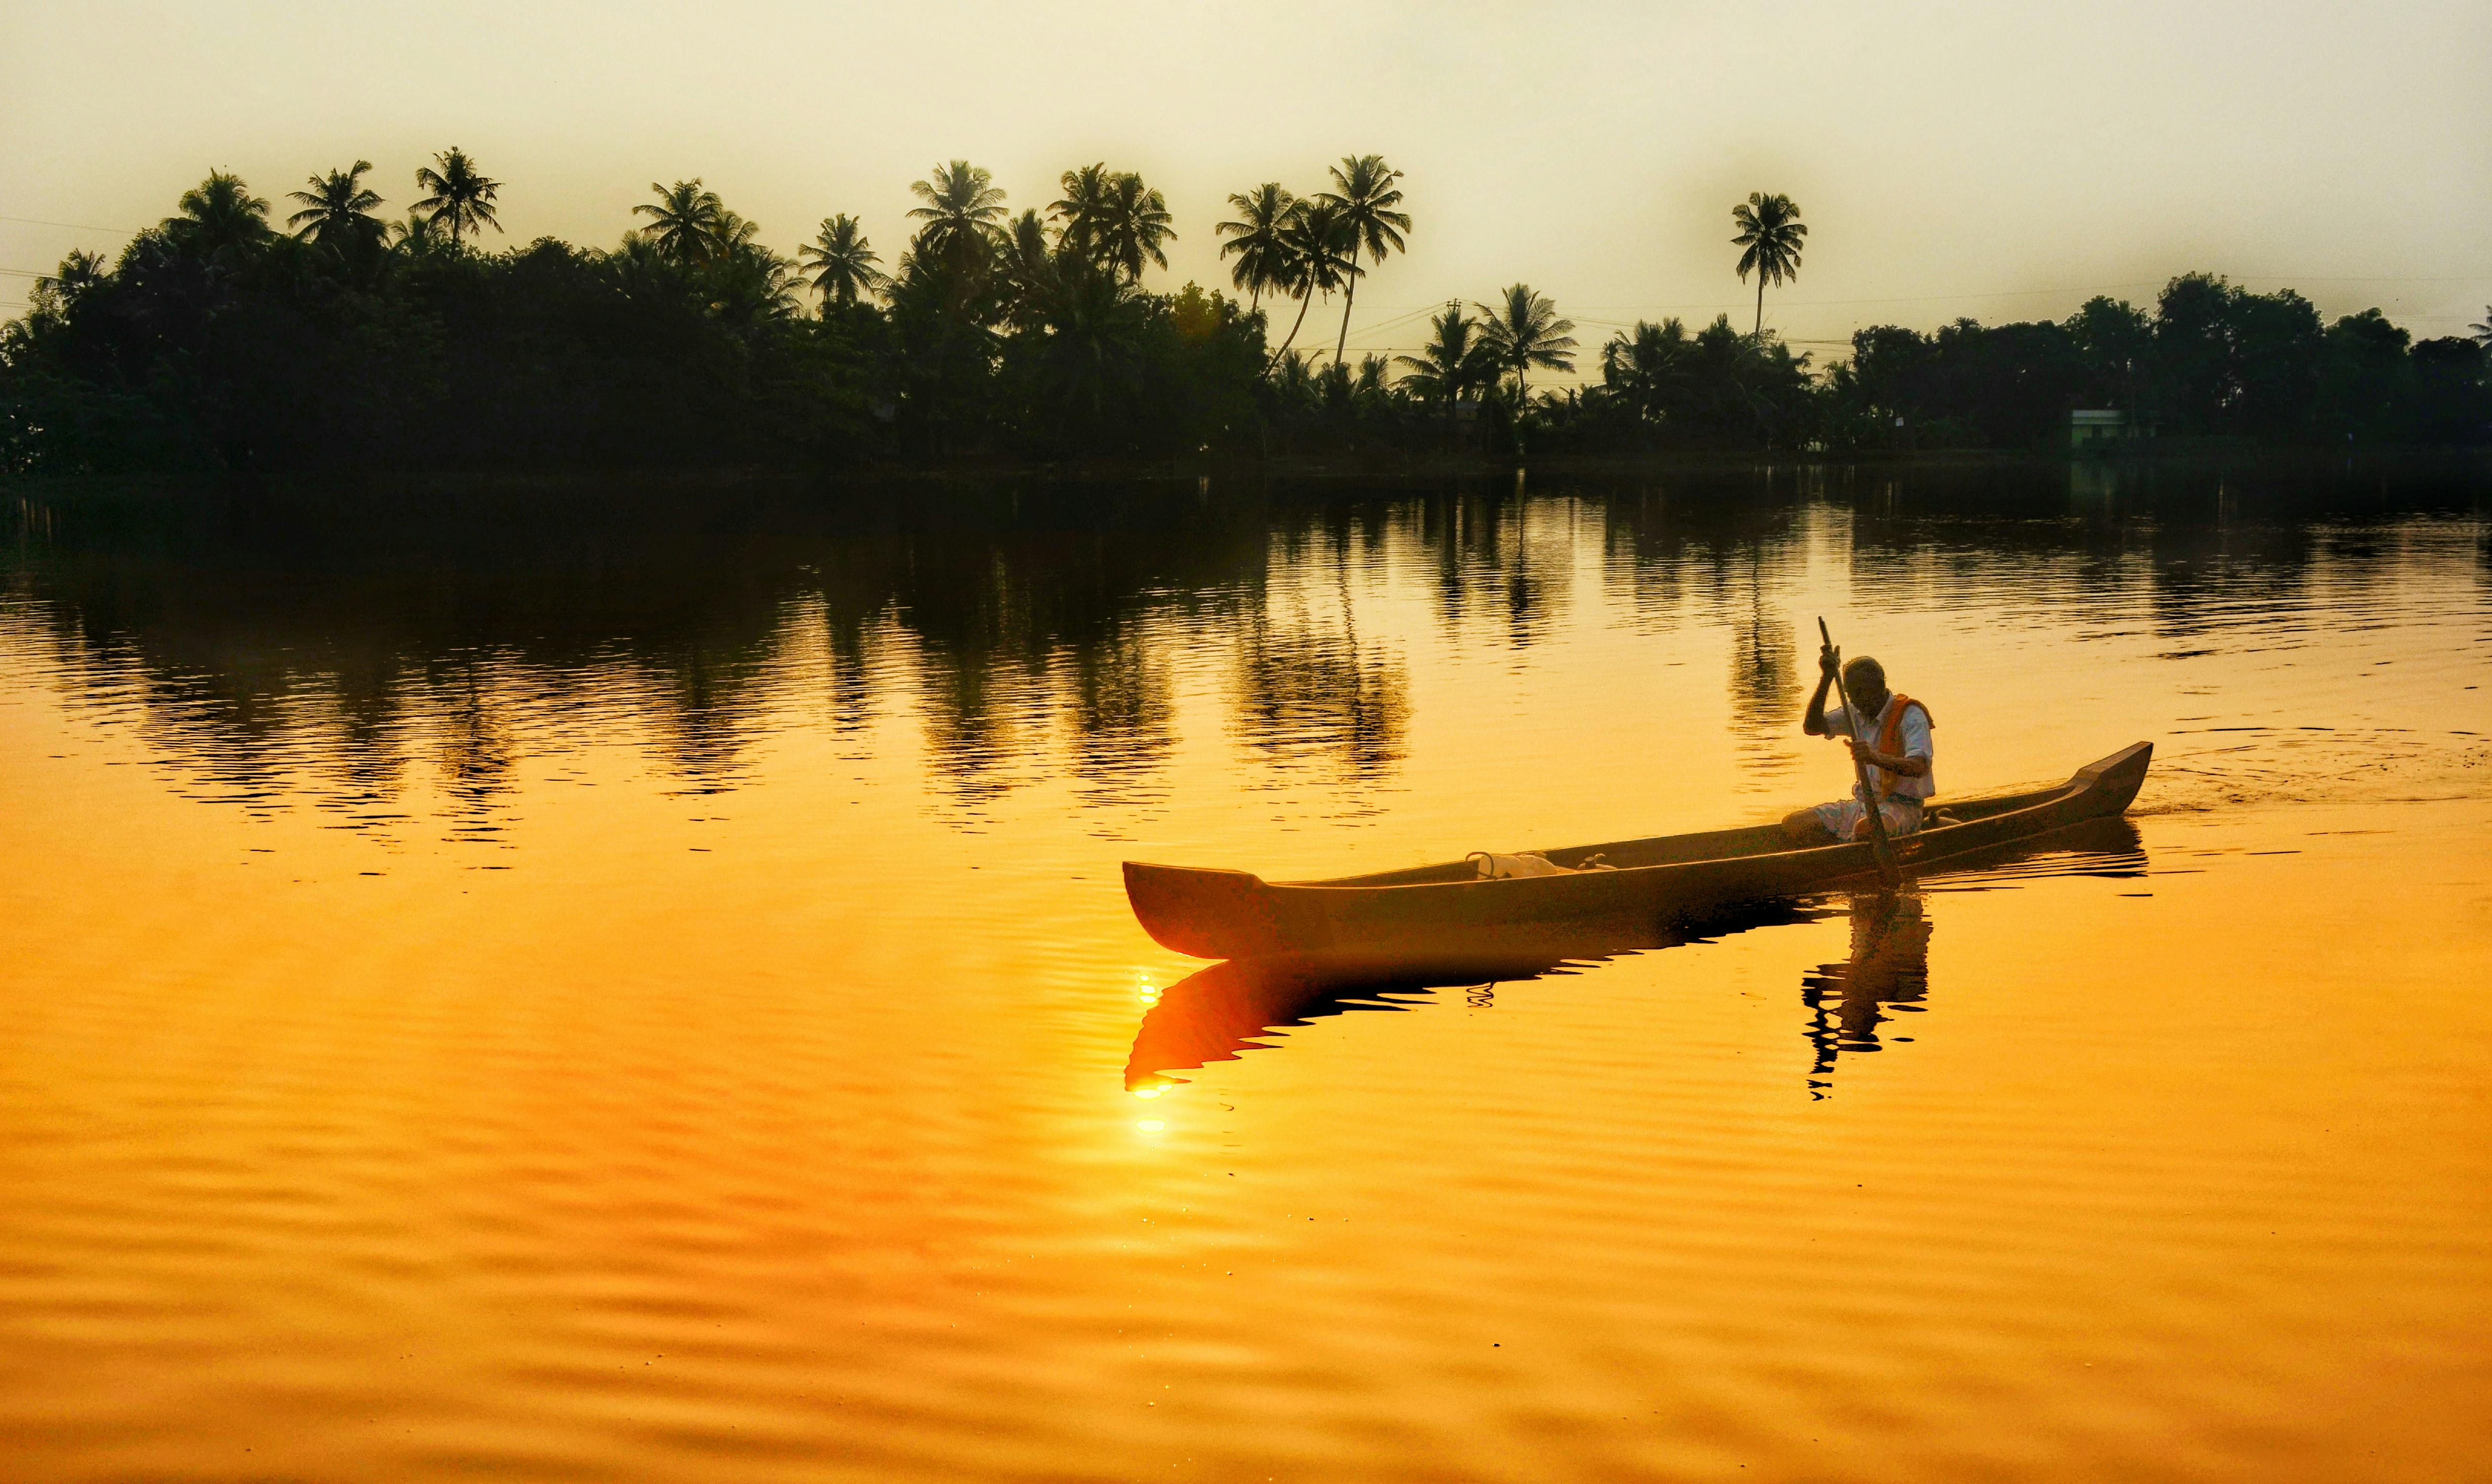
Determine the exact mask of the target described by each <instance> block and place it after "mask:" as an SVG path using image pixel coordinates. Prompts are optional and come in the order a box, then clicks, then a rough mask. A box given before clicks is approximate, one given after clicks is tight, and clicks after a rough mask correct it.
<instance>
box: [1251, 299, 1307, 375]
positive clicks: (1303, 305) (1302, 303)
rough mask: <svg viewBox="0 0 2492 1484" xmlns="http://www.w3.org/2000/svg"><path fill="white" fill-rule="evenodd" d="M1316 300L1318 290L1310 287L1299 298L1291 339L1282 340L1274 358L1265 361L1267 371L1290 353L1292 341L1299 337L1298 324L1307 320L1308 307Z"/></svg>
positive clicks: (1291, 326)
mask: <svg viewBox="0 0 2492 1484" xmlns="http://www.w3.org/2000/svg"><path fill="white" fill-rule="evenodd" d="M1315 302H1316V291H1315V290H1314V289H1312V288H1310V289H1308V290H1307V291H1306V293H1305V295H1304V296H1303V297H1301V298H1300V299H1299V300H1298V317H1297V321H1296V323H1294V324H1291V325H1290V339H1289V340H1286V341H1281V348H1280V349H1278V350H1275V351H1273V352H1272V359H1270V360H1268V361H1266V362H1264V363H1263V369H1264V370H1265V371H1270V370H1271V369H1272V368H1273V367H1275V366H1278V365H1280V364H1281V357H1283V356H1285V355H1288V354H1289V353H1290V341H1295V340H1296V339H1297V338H1298V326H1299V325H1303V324H1305V323H1306V322H1307V307H1308V306H1309V305H1312V304H1314V303H1315Z"/></svg>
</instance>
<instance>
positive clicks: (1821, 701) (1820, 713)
mask: <svg viewBox="0 0 2492 1484" xmlns="http://www.w3.org/2000/svg"><path fill="white" fill-rule="evenodd" d="M1833 686H1834V651H1833V650H1831V649H1828V648H1826V647H1825V646H1824V645H1820V646H1818V651H1817V690H1816V692H1815V694H1813V695H1811V696H1810V697H1809V698H1808V715H1806V716H1804V717H1801V718H1800V719H1799V729H1800V730H1802V731H1804V732H1807V733H1808V734H1809V735H1810V736H1812V737H1828V736H1832V735H1833V733H1832V732H1830V731H1828V730H1827V729H1826V727H1825V693H1826V692H1827V691H1829V690H1831V689H1833Z"/></svg>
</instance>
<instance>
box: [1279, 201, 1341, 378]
mask: <svg viewBox="0 0 2492 1484" xmlns="http://www.w3.org/2000/svg"><path fill="white" fill-rule="evenodd" d="M1281 241H1282V244H1283V246H1284V248H1285V249H1286V251H1287V252H1289V255H1290V265H1289V277H1288V279H1287V281H1286V282H1284V284H1283V286H1284V287H1285V288H1287V289H1288V290H1289V292H1290V296H1291V297H1293V298H1295V299H1296V300H1297V301H1298V317H1297V319H1296V320H1295V321H1293V322H1292V323H1291V324H1290V335H1289V339H1288V340H1284V341H1281V348H1280V349H1279V350H1276V351H1274V352H1272V358H1273V361H1274V362H1276V363H1277V362H1278V361H1279V359H1280V358H1281V356H1283V355H1285V354H1287V353H1288V351H1289V348H1290V342H1291V341H1295V340H1296V339H1297V338H1298V327H1299V326H1300V325H1303V324H1305V323H1306V322H1307V306H1308V305H1310V304H1313V303H1314V302H1315V296H1316V295H1318V294H1323V295H1326V296H1330V295H1331V293H1332V291H1333V290H1334V289H1336V288H1339V287H1341V286H1342V285H1343V284H1345V283H1347V282H1350V280H1352V279H1354V278H1356V277H1358V275H1359V272H1360V269H1359V266H1358V258H1357V248H1358V244H1357V241H1356V239H1354V238H1352V237H1351V236H1350V223H1348V222H1346V221H1344V220H1343V219H1342V214H1341V208H1340V207H1339V206H1336V205H1334V204H1333V203H1332V202H1331V201H1328V200H1325V199H1323V198H1321V197H1318V198H1316V199H1314V200H1307V201H1300V202H1299V203H1298V209H1297V210H1296V211H1294V212H1292V213H1290V220H1289V223H1288V225H1286V226H1285V227H1283V228H1282V230H1281ZM1336 359H1338V357H1336Z"/></svg>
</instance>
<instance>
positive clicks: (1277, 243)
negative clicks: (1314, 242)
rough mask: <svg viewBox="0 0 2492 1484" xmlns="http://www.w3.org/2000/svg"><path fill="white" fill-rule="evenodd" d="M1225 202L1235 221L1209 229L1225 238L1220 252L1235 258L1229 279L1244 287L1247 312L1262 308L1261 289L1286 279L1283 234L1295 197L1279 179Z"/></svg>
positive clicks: (1287, 263) (1295, 204) (1274, 287)
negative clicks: (1234, 215) (1233, 211)
mask: <svg viewBox="0 0 2492 1484" xmlns="http://www.w3.org/2000/svg"><path fill="white" fill-rule="evenodd" d="M1229 204H1230V205H1231V206H1233V207H1235V208H1236V209H1237V220H1236V221H1234V222H1223V223H1220V224H1219V225H1218V226H1217V227H1214V228H1213V230H1214V231H1216V232H1218V233H1219V234H1220V235H1221V236H1223V237H1226V238H1228V239H1229V241H1227V242H1224V243H1222V244H1221V245H1220V255H1221V256H1223V257H1230V256H1234V257H1235V258H1236V259H1237V262H1236V264H1235V265H1234V266H1233V267H1231V269H1230V270H1229V282H1231V283H1234V284H1236V285H1237V286H1238V287H1239V288H1241V289H1243V290H1245V293H1246V308H1247V309H1248V310H1249V311H1250V312H1251V311H1254V310H1259V309H1261V307H1262V303H1263V292H1264V290H1266V289H1272V290H1278V289H1280V288H1281V287H1282V286H1283V285H1284V284H1286V283H1287V282H1288V281H1289V268H1290V247H1289V243H1288V242H1287V241H1286V240H1284V237H1285V233H1286V231H1287V228H1288V226H1289V223H1290V216H1291V215H1292V214H1293V213H1295V212H1296V211H1297V209H1298V198H1297V197H1296V196H1294V195H1291V194H1290V193H1289V192H1288V191H1287V190H1285V189H1284V188H1283V187H1282V185H1281V183H1280V182H1279V181H1276V180H1267V181H1265V182H1263V184H1261V185H1260V186H1257V187H1256V188H1255V189H1254V190H1252V191H1240V192H1237V193H1234V194H1232V195H1231V196H1230V197H1229Z"/></svg>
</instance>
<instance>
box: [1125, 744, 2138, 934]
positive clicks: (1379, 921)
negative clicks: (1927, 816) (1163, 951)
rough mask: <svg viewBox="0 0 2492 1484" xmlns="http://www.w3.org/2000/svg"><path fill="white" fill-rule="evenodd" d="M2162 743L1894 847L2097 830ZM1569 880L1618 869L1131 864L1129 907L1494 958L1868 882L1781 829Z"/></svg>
mask: <svg viewBox="0 0 2492 1484" xmlns="http://www.w3.org/2000/svg"><path fill="white" fill-rule="evenodd" d="M2153 757H2154V745H2153V744H2152V743H2151V742H2139V743H2136V744H2134V745H2132V746H2129V747H2125V748H2122V749H2121V751H2119V752H2117V753H2114V754H2112V755H2111V756H2110V757H2105V758H2103V759H2102V760H2101V761H2099V762H2092V763H2089V764H2087V765H2086V766H2084V767H2082V768H2079V769H2078V770H2077V771H2076V773H2075V775H2074V776H2073V777H2071V778H2070V779H2069V780H2068V781H2067V782H2066V783H2064V784H2061V785H2059V786H2057V787H2050V788H2035V789H2031V790H2028V791H2025V792H2021V793H2003V794H1995V795H1991V796H1988V797H1983V798H1969V799H1943V800H1934V801H1933V802H1932V805H1931V813H1932V815H1933V816H1936V815H1937V814H1939V813H1940V812H1942V811H1943V813H1944V815H1945V817H1946V818H1947V819H1948V820H1952V821H1953V822H1935V821H1934V822H1933V823H1932V824H1931V825H1930V826H1929V827H1928V828H1925V829H1923V830H1922V831H1921V832H1920V833H1919V834H1917V835H1911V836H1907V837H1905V838H1904V839H1902V840H1899V841H1897V842H1896V854H1897V857H1898V861H1899V864H1901V865H1902V867H1903V869H1904V870H1905V872H1906V873H1907V874H1910V873H1913V872H1915V871H1919V870H1922V869H1925V868H1927V867H1930V866H1933V865H1936V864H1937V863H1939V862H1942V861H1945V860H1949V859H1952V858H1954V857H1957V856H1961V855H1964V854H1967V853H1970V852H1973V851H1977V850H1986V849H1989V848H1992V847H1994V846H2002V845H2007V844H2010V843H2013V842H2016V841H2020V840H2027V839H2031V838H2032V837H2035V836H2039V835H2044V834H2047V833H2049V832H2050V831H2053V830H2058V829H2065V828H2066V827H2068V826H2069V825H2072V824H2077V823H2081V822H2083V821H2085V820H2088V819H2099V818H2104V817H2107V816H2117V815H2119V814H2120V813H2121V811H2123V810H2125V809H2127V808H2128V804H2129V801H2130V800H2131V799H2133V798H2135V797H2137V790H2138V787H2139V786H2140V785H2141V784H2143V783H2145V781H2146V769H2147V765H2148V764H2149V763H2150V762H2151V761H2152V759H2153ZM1540 853H1542V854H1545V855H1547V856H1548V857H1549V859H1550V860H1551V861H1552V862H1554V863H1556V864H1557V865H1559V866H1564V867H1568V868H1573V867H1575V866H1577V865H1579V864H1580V863H1582V862H1584V861H1586V860H1588V859H1590V858H1592V857H1593V856H1599V857H1601V858H1602V864H1603V865H1607V866H1614V867H1616V868H1617V869H1616V870H1612V871H1598V870H1594V871H1575V870H1572V869H1570V870H1569V871H1568V872H1567V874H1565V875H1561V876H1524V877H1520V878H1516V879H1511V880H1499V881H1488V880H1481V879H1479V877H1478V876H1477V873H1476V868H1474V867H1473V866H1472V864H1471V863H1470V861H1469V860H1468V859H1464V860H1458V861H1448V862H1445V863H1443V864H1440V865H1435V866H1417V867H1413V868H1410V869H1409V870H1405V871H1385V872H1379V873H1377V874H1375V875H1373V876H1340V877H1337V878H1334V879H1332V880H1324V881H1266V880H1264V879H1263V878H1262V877H1261V876H1254V875H1251V874H1249V873H1247V872H1243V871H1207V870H1198V869H1194V868H1190V867H1183V866H1153V865H1148V864H1145V863H1143V862H1141V861H1127V862H1125V896H1126V898H1127V900H1129V901H1130V902H1132V903H1133V905H1134V915H1135V916H1136V917H1137V918H1139V919H1141V921H1142V929H1143V931H1144V932H1147V933H1148V934H1150V935H1151V937H1152V938H1153V939H1154V940H1156V941H1157V942H1158V943H1160V944H1161V945H1162V946H1163V947H1167V948H1172V949H1174V950H1175V951H1176V952H1178V953H1183V954H1190V955H1192V956H1194V957H1195V958H1199V959H1248V958H1262V957H1267V956H1270V955H1274V954H1325V953H1380V954H1397V953H1407V952H1423V951H1434V950H1440V949H1443V948H1446V947H1447V946H1449V945H1465V946H1471V945H1476V946H1481V947H1489V946H1493V945H1494V944H1495V943H1497V942H1498V941H1499V940H1501V939H1518V938H1531V937H1540V936H1545V935H1548V934H1549V933H1551V932H1552V931H1581V930H1584V929H1587V928H1593V927H1597V926H1599V925H1604V924H1607V925H1612V926H1614V927H1615V928H1616V929H1617V930H1618V931H1621V932H1625V933H1629V934H1632V933H1636V932H1641V931H1644V930H1645V929H1646V928H1647V927H1649V926H1651V925H1654V924H1659V923H1664V922H1667V921H1669V920H1671V919H1673V918H1675V917H1677V916H1680V915H1683V914H1686V913H1690V912H1704V911H1709V910H1715V909H1718V908H1721V907H1724V906H1729V905H1736V904H1739V903H1745V902H1764V901H1770V900H1773V899H1776V898H1781V897H1788V896H1791V895H1793V894H1795V893H1799V892H1806V891H1813V890H1817V889H1820V888H1823V887H1827V886H1833V885H1837V884H1840V883H1843V882H1846V881H1850V880H1854V879H1857V878H1862V877H1869V876H1874V875H1875V874H1876V862H1875V860H1874V858H1873V857H1872V855H1871V853H1870V847H1869V846H1868V845H1867V844H1865V843H1854V844H1846V845H1826V846H1813V847H1809V848H1803V849H1793V848H1792V847H1791V843H1790V841H1789V840H1788V839H1787V838H1786V837H1785V836H1784V835H1783V833H1782V831H1781V829H1780V828H1779V827H1778V826H1775V825H1758V826H1753V827H1751V828H1748V829H1736V830H1713V831H1709V832H1706V833H1703V834H1694V835H1659V836H1655V837H1653V838H1651V839H1649V840H1617V841H1608V842H1604V843H1602V844H1599V845H1588V846H1571V847H1569V848H1566V849H1559V850H1547V851H1543V852H1540Z"/></svg>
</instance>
